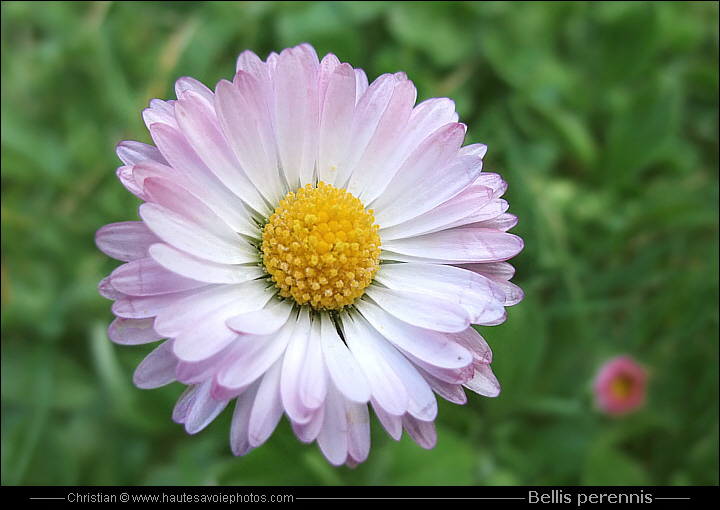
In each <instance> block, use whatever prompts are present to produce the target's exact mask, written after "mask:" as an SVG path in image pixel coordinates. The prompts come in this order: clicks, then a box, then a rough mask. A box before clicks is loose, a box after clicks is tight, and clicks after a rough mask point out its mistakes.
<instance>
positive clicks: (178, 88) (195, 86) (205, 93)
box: [175, 76, 214, 104]
mask: <svg viewBox="0 0 720 510" xmlns="http://www.w3.org/2000/svg"><path fill="white" fill-rule="evenodd" d="M187 91H191V92H194V93H195V94H198V95H199V96H201V97H202V98H203V99H204V100H205V101H206V102H207V103H208V104H213V101H214V95H213V91H212V90H210V89H209V88H207V87H206V86H205V85H203V84H202V83H201V82H199V81H197V80H196V79H195V78H190V77H188V76H183V77H182V78H179V79H178V80H177V81H176V82H175V95H176V97H177V98H178V99H179V98H180V97H181V96H182V95H183V94H185V93H186V92H187Z"/></svg>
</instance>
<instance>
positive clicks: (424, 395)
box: [353, 314, 437, 420]
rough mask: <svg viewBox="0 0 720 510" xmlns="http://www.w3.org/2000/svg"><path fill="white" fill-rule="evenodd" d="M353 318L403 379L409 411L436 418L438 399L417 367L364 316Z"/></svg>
mask: <svg viewBox="0 0 720 510" xmlns="http://www.w3.org/2000/svg"><path fill="white" fill-rule="evenodd" d="M353 319H354V321H355V325H356V326H357V327H358V328H359V329H360V330H361V331H362V332H363V338H364V339H365V341H367V342H373V343H374V344H375V349H376V352H375V353H376V355H377V356H380V357H382V359H383V360H384V361H385V362H386V363H387V365H388V367H389V369H390V370H392V371H393V372H394V373H395V374H397V376H398V377H399V378H400V380H401V381H402V385H403V387H404V388H405V390H406V392H407V396H408V407H407V412H408V413H410V414H412V415H413V416H417V417H419V418H421V419H425V420H432V419H434V418H435V416H436V415H437V400H436V399H435V395H434V394H433V392H432V390H431V389H430V386H429V385H428V384H427V382H426V381H425V380H424V379H423V378H422V376H421V375H420V373H419V372H418V371H417V369H416V368H415V367H414V366H413V365H412V364H411V363H410V362H409V361H408V360H407V358H405V356H403V355H402V354H401V353H400V352H399V351H398V350H397V349H395V348H394V347H393V346H392V345H391V344H390V343H389V342H387V341H386V340H385V338H383V337H382V336H380V335H379V333H378V332H377V331H376V330H375V329H374V328H373V327H372V325H371V324H370V323H368V322H367V321H366V320H365V318H364V317H362V316H361V315H358V314H354V315H353ZM388 411H389V410H388Z"/></svg>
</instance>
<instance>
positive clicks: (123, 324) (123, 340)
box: [108, 317, 163, 345]
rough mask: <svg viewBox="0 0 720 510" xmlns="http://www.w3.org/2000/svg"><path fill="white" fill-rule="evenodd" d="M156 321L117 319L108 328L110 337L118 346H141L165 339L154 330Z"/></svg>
mask: <svg viewBox="0 0 720 510" xmlns="http://www.w3.org/2000/svg"><path fill="white" fill-rule="evenodd" d="M153 320H154V319H123V318H122V317H117V318H116V319H115V320H114V321H112V323H111V324H110V327H109V328H108V337H109V338H110V340H112V341H113V342H115V343H116V344H121V345H140V344H148V343H150V342H155V341H157V340H160V339H161V338H163V336H162V335H160V334H159V333H158V332H157V331H155V329H154V328H153Z"/></svg>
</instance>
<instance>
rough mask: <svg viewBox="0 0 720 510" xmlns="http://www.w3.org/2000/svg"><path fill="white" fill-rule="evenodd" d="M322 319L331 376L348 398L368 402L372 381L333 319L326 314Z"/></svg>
mask: <svg viewBox="0 0 720 510" xmlns="http://www.w3.org/2000/svg"><path fill="white" fill-rule="evenodd" d="M320 320H321V328H320V342H321V343H322V348H323V356H324V358H325V365H326V366H327V369H328V373H329V374H330V377H331V378H332V380H333V382H334V383H335V385H336V386H337V388H338V389H339V390H340V392H342V393H343V395H345V396H346V397H347V398H349V399H350V400H353V401H355V402H360V403H365V402H367V401H368V400H369V399H370V383H369V382H368V380H367V378H366V377H365V374H364V373H363V370H362V368H361V367H360V365H359V364H358V362H357V360H356V359H355V357H354V356H353V354H352V353H351V352H350V351H349V350H348V348H347V346H346V345H345V343H343V341H342V340H341V339H340V336H339V335H338V333H337V330H336V329H335V325H334V324H333V322H332V320H331V319H329V318H328V317H327V316H325V315H324V314H323V315H321V318H320Z"/></svg>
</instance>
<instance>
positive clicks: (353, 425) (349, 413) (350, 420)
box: [345, 402, 370, 463]
mask: <svg viewBox="0 0 720 510" xmlns="http://www.w3.org/2000/svg"><path fill="white" fill-rule="evenodd" d="M345 405H346V417H347V427H348V457H350V458H351V459H352V460H353V461H354V462H356V463H358V462H363V461H364V460H365V459H367V457H368V454H369V453H370V415H369V413H368V407H367V404H357V403H355V402H346V403H345Z"/></svg>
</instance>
